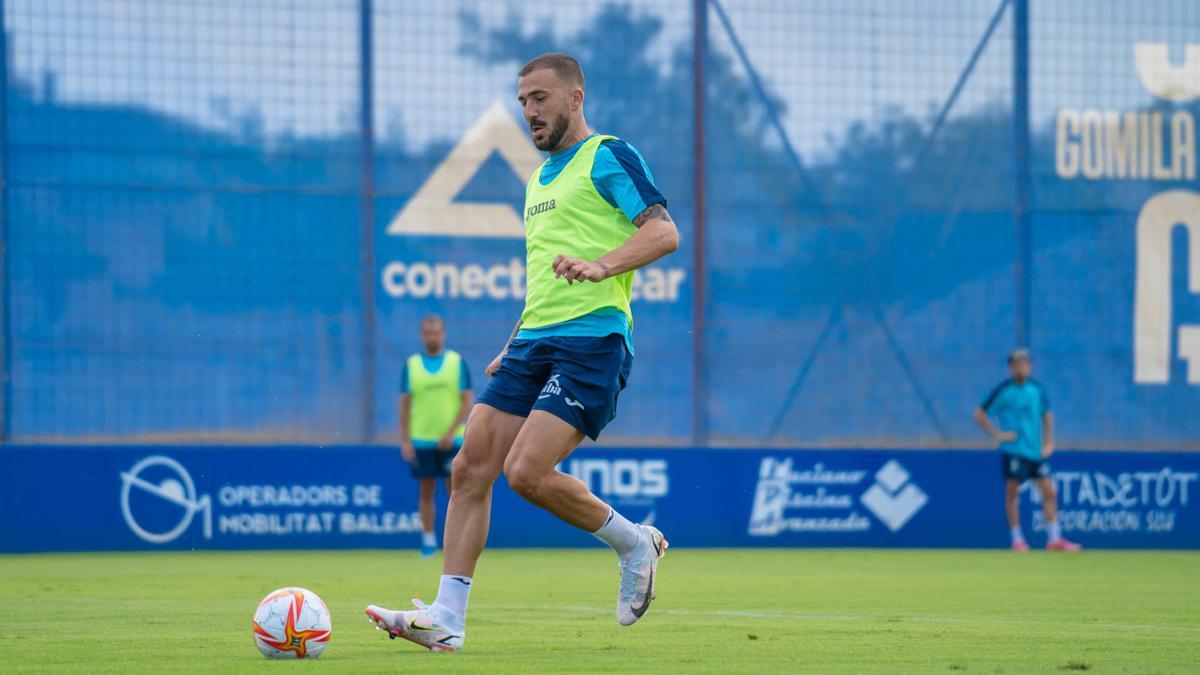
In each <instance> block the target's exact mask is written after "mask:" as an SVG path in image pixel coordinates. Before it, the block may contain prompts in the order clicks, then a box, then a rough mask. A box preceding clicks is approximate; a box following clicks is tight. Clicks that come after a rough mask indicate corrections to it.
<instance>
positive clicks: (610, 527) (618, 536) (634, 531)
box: [592, 508, 642, 555]
mask: <svg viewBox="0 0 1200 675" xmlns="http://www.w3.org/2000/svg"><path fill="white" fill-rule="evenodd" d="M592 534H594V535H596V538H598V539H599V540H600V541H602V542H604V543H606V544H608V545H609V546H611V547H613V550H614V551H616V552H617V555H625V554H626V553H629V552H630V551H632V550H633V549H635V548H637V545H638V544H639V543H640V542H641V540H642V530H641V528H640V527H638V526H637V525H635V524H634V523H631V522H629V520H627V519H626V518H625V516H622V515H621V514H619V513H617V512H616V511H615V510H614V509H612V508H609V510H608V521H606V522H605V523H604V525H601V526H600V529H598V530H596V531H595V532H593V533H592Z"/></svg>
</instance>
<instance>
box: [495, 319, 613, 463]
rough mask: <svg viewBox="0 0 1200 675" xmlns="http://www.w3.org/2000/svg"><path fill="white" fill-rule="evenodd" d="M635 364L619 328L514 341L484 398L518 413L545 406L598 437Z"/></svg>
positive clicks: (546, 408)
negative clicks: (607, 332)
mask: <svg viewBox="0 0 1200 675" xmlns="http://www.w3.org/2000/svg"><path fill="white" fill-rule="evenodd" d="M632 367H633V355H632V354H630V353H629V350H627V349H626V348H625V338H624V337H623V336H621V335H619V334H616V333H613V334H612V335H608V336H606V337H572V336H565V335H564V336H560V335H554V336H550V337H544V338H537V339H533V340H513V342H512V344H510V345H509V346H508V352H507V353H506V354H505V355H504V358H503V359H502V360H501V361H500V368H499V370H497V371H496V374H495V375H493V376H492V379H491V380H489V381H488V384H487V388H485V389H484V390H483V393H482V394H481V395H480V396H479V402H480V403H486V404H488V405H490V406H492V407H493V408H496V409H497V410H502V411H504V412H506V413H509V414H510V415H517V416H519V417H528V416H529V412H530V411H531V410H545V411H546V412H548V413H551V414H553V415H555V416H557V417H560V418H562V419H563V420H564V421H565V422H567V423H568V424H570V425H571V426H573V427H575V428H576V429H578V430H580V431H582V432H583V433H585V434H587V436H588V438H591V439H592V440H596V438H597V437H598V436H600V431H601V430H603V429H604V427H605V426H606V425H608V423H609V422H611V421H612V420H613V418H614V417H616V416H617V396H618V395H619V394H620V393H621V390H622V389H624V388H625V383H626V381H628V379H629V371H630V369H631V368H632Z"/></svg>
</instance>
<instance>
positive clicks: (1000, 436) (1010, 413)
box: [975, 349, 1083, 551]
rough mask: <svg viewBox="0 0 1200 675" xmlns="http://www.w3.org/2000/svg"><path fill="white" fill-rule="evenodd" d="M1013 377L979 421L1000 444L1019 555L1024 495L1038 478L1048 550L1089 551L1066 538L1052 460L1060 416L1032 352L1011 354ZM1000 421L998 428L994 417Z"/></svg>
mask: <svg viewBox="0 0 1200 675" xmlns="http://www.w3.org/2000/svg"><path fill="white" fill-rule="evenodd" d="M1008 370H1009V373H1010V374H1011V375H1012V377H1010V378H1008V379H1006V380H1004V381H1003V382H1001V383H1000V384H999V385H997V386H996V388H995V389H993V390H992V393H991V394H989V395H988V397H987V399H985V400H984V401H983V404H982V405H980V406H979V407H978V408H976V410H975V421H976V422H977V423H978V424H979V426H981V427H983V430H984V431H986V432H987V433H988V435H990V436H991V437H992V438H993V439H994V440H995V441H996V442H998V443H999V444H1000V452H1001V455H1000V467H1001V471H1002V473H1003V475H1004V481H1005V490H1004V510H1005V512H1006V513H1007V514H1008V526H1009V530H1010V532H1011V533H1012V548H1013V550H1014V551H1028V550H1029V544H1028V543H1026V542H1025V535H1024V534H1022V533H1021V515H1020V510H1019V509H1020V505H1019V502H1018V497H1019V496H1020V491H1021V484H1022V483H1024V482H1025V481H1027V480H1030V479H1033V481H1034V482H1035V483H1036V484H1037V486H1038V489H1039V490H1041V491H1042V511H1043V513H1044V514H1045V516H1046V534H1047V542H1046V550H1049V551H1078V550H1080V549H1082V548H1083V547H1082V546H1080V545H1079V544H1076V543H1074V542H1071V541H1067V540H1066V539H1064V538H1063V536H1062V529H1061V528H1060V527H1059V524H1058V494H1057V492H1056V490H1055V488H1054V479H1053V478H1051V477H1050V464H1049V462H1048V461H1047V460H1049V459H1050V455H1052V454H1054V415H1053V413H1051V412H1050V399H1048V398H1047V397H1046V390H1045V389H1043V388H1042V385H1041V383H1040V382H1038V381H1036V380H1034V379H1032V378H1031V377H1030V374H1031V373H1032V372H1033V363H1032V361H1031V360H1030V358H1029V352H1028V351H1027V350H1024V349H1017V350H1014V351H1013V352H1012V353H1011V354H1009V355H1008ZM989 413H990V414H992V415H994V416H995V417H996V420H997V421H998V422H999V423H1000V427H999V428H997V427H996V426H995V425H993V424H992V421H991V420H990V419H988V414H989Z"/></svg>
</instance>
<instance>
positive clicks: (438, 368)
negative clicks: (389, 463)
mask: <svg viewBox="0 0 1200 675" xmlns="http://www.w3.org/2000/svg"><path fill="white" fill-rule="evenodd" d="M421 341H422V342H423V343H424V344H425V351H424V352H422V353H420V354H413V355H412V356H410V357H408V360H407V361H405V362H404V371H403V372H402V373H401V374H400V450H401V453H402V454H403V456H404V461H406V462H408V463H409V464H411V465H412V475H413V478H416V479H417V480H418V481H419V483H420V498H419V499H420V510H421V527H422V533H421V555H423V556H425V557H430V556H432V555H433V554H434V553H436V552H437V537H436V535H435V534H434V532H433V521H434V515H435V507H434V504H433V497H434V494H435V493H436V491H437V479H438V478H441V479H442V480H444V481H445V483H446V491H447V492H452V491H453V490H452V489H451V488H452V487H453V486H452V483H451V477H450V476H451V467H450V463H451V461H452V460H453V459H454V456H455V454H457V453H458V450H459V448H461V447H462V442H463V420H465V419H466V417H467V411H469V410H470V409H471V374H470V371H468V369H467V364H466V362H465V361H463V358H462V357H461V356H459V354H458V352H456V351H453V350H450V349H446V324H445V322H443V321H442V319H441V317H438V316H427V317H425V319H424V320H423V321H421Z"/></svg>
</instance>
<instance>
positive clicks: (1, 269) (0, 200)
mask: <svg viewBox="0 0 1200 675" xmlns="http://www.w3.org/2000/svg"><path fill="white" fill-rule="evenodd" d="M5 9H6V7H5V3H4V0H0V19H3V17H4V15H5V14H4V13H5ZM0 86H2V87H3V88H4V89H3V91H0V127H3V128H2V129H0V443H7V442H8V441H9V438H11V435H12V370H11V367H10V363H11V359H12V332H11V331H12V323H11V321H10V319H9V293H10V292H11V291H10V289H11V288H12V284H11V283H9V278H8V29H7V28H5V27H4V26H0Z"/></svg>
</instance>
